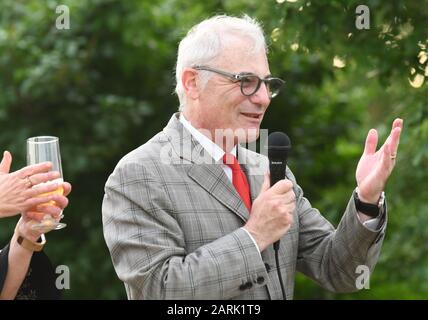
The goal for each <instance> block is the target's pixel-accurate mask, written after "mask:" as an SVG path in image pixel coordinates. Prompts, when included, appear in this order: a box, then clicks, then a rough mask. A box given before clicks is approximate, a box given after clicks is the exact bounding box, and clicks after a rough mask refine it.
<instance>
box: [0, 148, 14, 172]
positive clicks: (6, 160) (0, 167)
mask: <svg viewBox="0 0 428 320" xmlns="http://www.w3.org/2000/svg"><path fill="white" fill-rule="evenodd" d="M11 164H12V155H11V154H10V152H9V151H5V152H3V159H2V160H1V163H0V174H1V173H4V174H7V173H9V171H10V165H11Z"/></svg>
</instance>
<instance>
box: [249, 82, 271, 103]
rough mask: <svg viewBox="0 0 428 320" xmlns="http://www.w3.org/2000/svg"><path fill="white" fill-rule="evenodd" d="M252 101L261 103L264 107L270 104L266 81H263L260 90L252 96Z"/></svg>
mask: <svg viewBox="0 0 428 320" xmlns="http://www.w3.org/2000/svg"><path fill="white" fill-rule="evenodd" d="M250 101H251V102H252V103H255V104H260V105H262V106H264V107H267V106H268V105H269V104H270V98H269V92H268V88H267V87H266V84H265V83H264V82H262V83H261V85H260V88H259V90H257V92H256V93H255V94H253V95H252V96H250Z"/></svg>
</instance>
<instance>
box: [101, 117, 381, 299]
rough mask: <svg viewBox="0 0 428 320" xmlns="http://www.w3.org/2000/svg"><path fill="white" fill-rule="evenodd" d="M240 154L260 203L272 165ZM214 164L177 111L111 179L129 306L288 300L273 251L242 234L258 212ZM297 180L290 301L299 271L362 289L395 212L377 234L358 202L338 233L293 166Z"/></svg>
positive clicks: (340, 288) (286, 244)
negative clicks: (136, 302)
mask: <svg viewBox="0 0 428 320" xmlns="http://www.w3.org/2000/svg"><path fill="white" fill-rule="evenodd" d="M237 152H238V153H237V154H238V159H239V161H240V163H241V164H242V168H243V170H244V171H245V173H246V175H247V177H248V181H249V184H250V188H251V197H252V200H253V201H254V199H255V198H256V197H257V196H258V194H259V192H260V188H261V185H262V182H263V172H266V171H267V168H268V162H267V158H266V157H264V156H262V155H260V154H257V153H255V152H252V151H249V150H247V149H245V148H243V147H241V146H238V149H237ZM209 160H210V159H209V156H208V157H207V154H206V152H204V149H203V148H202V146H201V145H200V144H199V143H198V142H197V141H196V140H194V138H193V137H192V136H191V134H190V133H189V132H188V131H187V130H186V129H185V128H184V127H183V125H182V124H181V122H180V121H179V120H178V113H176V114H174V115H173V116H172V118H171V120H170V121H169V123H168V125H167V126H166V127H165V128H164V129H163V131H162V132H160V133H158V134H157V135H155V136H154V137H153V138H152V139H151V140H149V141H148V142H147V143H145V144H144V145H142V146H140V147H139V148H137V149H136V150H134V151H132V152H130V153H129V154H127V155H126V156H125V157H124V158H123V159H122V160H121V161H120V162H119V163H118V165H117V166H116V168H115V169H114V172H113V173H112V174H111V175H110V177H109V178H108V181H107V183H106V186H105V196H104V201H103V206H102V212H103V226H104V237H105V240H106V243H107V246H108V248H109V250H110V254H111V257H112V261H113V264H114V267H115V270H116V272H117V274H118V276H119V278H120V279H121V280H122V281H123V282H124V284H125V288H126V292H127V295H128V298H129V299H282V294H281V288H280V284H279V280H278V277H277V271H276V266H275V257H274V250H273V248H272V246H271V247H269V248H268V249H266V250H264V251H263V252H261V254H260V253H259V251H258V249H257V248H256V246H255V244H254V242H253V241H252V240H251V238H250V237H249V236H248V234H247V233H246V232H245V231H244V230H242V229H241V227H242V226H244V224H245V223H246V221H247V220H248V218H249V213H248V211H247V209H246V207H245V205H244V204H243V202H242V201H241V199H240V197H239V195H238V193H237V192H236V190H235V189H234V187H233V185H232V183H231V182H230V180H229V179H228V178H227V176H226V175H225V173H224V171H223V169H222V167H221V165H220V164H218V163H217V164H216V163H212V162H213V160H212V159H211V163H206V162H209ZM287 177H288V178H289V179H290V180H291V181H292V182H293V184H294V191H295V193H296V201H297V203H296V210H295V213H294V215H295V216H294V223H293V224H292V226H291V228H290V229H289V231H288V232H287V233H286V234H285V235H284V236H283V237H282V238H281V246H280V250H279V259H280V266H279V267H280V269H281V274H282V278H283V281H284V285H285V290H286V294H287V299H292V298H293V290H294V278H295V273H296V271H300V272H302V273H304V274H305V275H307V276H309V277H310V278H312V279H314V280H315V281H316V282H318V283H319V284H320V285H321V286H322V287H324V288H326V289H328V290H330V291H335V292H350V291H356V290H357V288H356V279H357V277H358V276H359V274H358V273H356V269H357V266H358V265H366V266H368V267H369V268H370V270H371V271H373V268H374V266H375V264H376V261H377V258H378V255H379V253H380V248H381V245H382V241H383V238H384V233H385V226H386V212H385V213H384V219H383V222H382V227H381V228H380V229H379V230H378V231H371V230H369V229H367V228H366V227H365V226H363V225H362V224H361V223H360V221H359V220H358V217H357V212H356V209H355V205H354V202H353V201H352V200H350V201H349V203H348V206H347V208H346V211H345V213H344V215H343V218H342V220H341V222H340V223H339V225H338V227H337V229H336V230H335V229H334V227H333V226H332V225H331V224H330V223H329V222H328V221H327V220H326V219H325V218H324V217H323V216H322V215H321V214H320V213H319V211H318V210H317V209H315V208H312V206H311V204H310V203H309V201H308V200H307V199H306V198H305V197H304V196H303V191H302V189H301V188H300V187H299V186H298V184H297V183H296V180H295V178H294V176H293V174H292V173H291V171H290V170H289V169H287ZM351 199H352V198H351Z"/></svg>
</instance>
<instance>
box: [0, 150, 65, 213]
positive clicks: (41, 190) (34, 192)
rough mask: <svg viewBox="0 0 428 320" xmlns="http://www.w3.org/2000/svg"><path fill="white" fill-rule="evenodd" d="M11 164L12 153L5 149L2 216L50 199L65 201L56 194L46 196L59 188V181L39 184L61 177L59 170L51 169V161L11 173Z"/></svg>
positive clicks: (0, 190)
mask: <svg viewBox="0 0 428 320" xmlns="http://www.w3.org/2000/svg"><path fill="white" fill-rule="evenodd" d="M11 164H12V155H11V154H10V153H9V152H8V151H5V152H4V154H3V159H2V161H1V163H0V218H3V217H9V216H13V215H16V214H18V213H20V212H24V211H27V210H29V209H30V208H34V207H36V206H38V205H40V204H42V203H46V202H49V201H56V200H59V201H61V200H62V201H63V199H57V197H56V196H55V195H47V196H46V195H45V196H44V194H46V193H49V192H52V191H55V190H56V189H58V187H59V186H60V185H59V184H58V183H49V184H46V185H40V186H38V184H40V183H43V182H48V181H51V180H54V179H57V178H59V176H60V174H59V172H57V171H50V170H51V168H52V164H51V163H50V162H44V163H40V164H36V165H31V166H27V167H24V168H22V169H20V170H18V171H15V172H12V173H9V170H10V166H11ZM33 186H35V187H33Z"/></svg>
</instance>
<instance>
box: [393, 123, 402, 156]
mask: <svg viewBox="0 0 428 320" xmlns="http://www.w3.org/2000/svg"><path fill="white" fill-rule="evenodd" d="M402 129H403V120H402V119H395V120H394V122H393V124H392V131H391V134H390V152H391V154H394V155H395V154H396V153H397V150H398V145H399V144H400V135H401V131H402Z"/></svg>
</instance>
